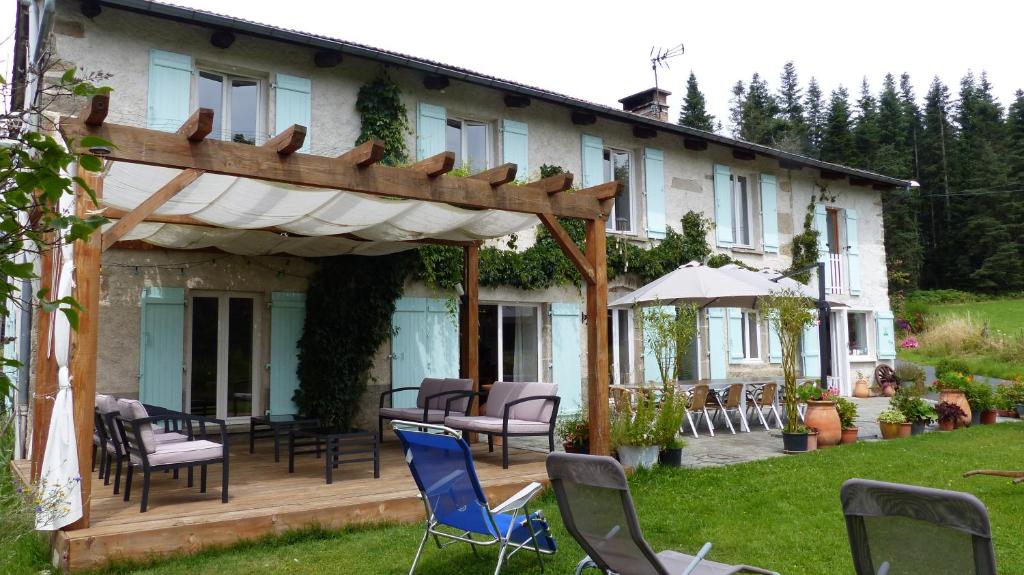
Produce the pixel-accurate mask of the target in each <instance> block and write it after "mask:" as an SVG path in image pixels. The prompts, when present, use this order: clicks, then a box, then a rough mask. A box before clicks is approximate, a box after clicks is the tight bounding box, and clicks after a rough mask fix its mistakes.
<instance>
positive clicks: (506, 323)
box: [480, 305, 540, 384]
mask: <svg viewBox="0 0 1024 575" xmlns="http://www.w3.org/2000/svg"><path fill="white" fill-rule="evenodd" d="M495 381H540V310H539V309H538V308H537V307H536V306H516V305H481V306H480V383H481V384H489V383H494V382H495Z"/></svg>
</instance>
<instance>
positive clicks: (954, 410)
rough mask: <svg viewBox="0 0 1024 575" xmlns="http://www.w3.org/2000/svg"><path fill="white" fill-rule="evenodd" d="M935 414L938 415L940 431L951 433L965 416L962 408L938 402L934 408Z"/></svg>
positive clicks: (953, 404)
mask: <svg viewBox="0 0 1024 575" xmlns="http://www.w3.org/2000/svg"><path fill="white" fill-rule="evenodd" d="M935 412H936V413H937V414H938V419H939V430H940V431H953V430H954V429H956V427H957V425H958V423H959V422H960V421H961V419H962V418H963V417H964V416H965V415H966V414H965V413H964V410H963V408H961V407H960V406H959V405H957V404H955V403H950V402H948V401H940V402H939V404H938V405H936V406H935Z"/></svg>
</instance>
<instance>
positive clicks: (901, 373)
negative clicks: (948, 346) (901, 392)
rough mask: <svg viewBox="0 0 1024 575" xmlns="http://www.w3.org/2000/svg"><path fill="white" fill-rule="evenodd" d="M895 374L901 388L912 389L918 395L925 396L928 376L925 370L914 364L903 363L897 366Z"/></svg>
mask: <svg viewBox="0 0 1024 575" xmlns="http://www.w3.org/2000/svg"><path fill="white" fill-rule="evenodd" d="M895 373H896V379H897V380H898V381H899V382H900V387H901V388H904V387H910V388H913V389H914V391H915V392H916V393H917V394H918V395H924V392H925V377H926V376H925V373H924V370H923V369H921V368H920V367H918V366H916V365H914V364H912V363H902V364H900V365H897V366H896V370H895Z"/></svg>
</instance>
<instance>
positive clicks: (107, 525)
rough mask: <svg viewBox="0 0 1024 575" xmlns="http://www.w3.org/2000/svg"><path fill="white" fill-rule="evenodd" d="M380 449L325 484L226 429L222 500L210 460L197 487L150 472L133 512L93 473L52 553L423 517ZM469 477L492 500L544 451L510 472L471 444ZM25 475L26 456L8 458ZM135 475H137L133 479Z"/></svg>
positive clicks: (394, 462)
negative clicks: (145, 506)
mask: <svg viewBox="0 0 1024 575" xmlns="http://www.w3.org/2000/svg"><path fill="white" fill-rule="evenodd" d="M387 439H388V441H387V442H386V443H385V444H384V445H383V446H382V450H381V476H380V479H374V478H373V469H372V464H369V463H366V464H352V465H342V466H341V467H339V468H337V469H336V470H335V473H334V483H333V484H332V485H327V484H326V483H325V481H324V467H323V460H321V459H317V458H316V457H315V456H313V455H303V456H297V457H296V462H295V473H294V474H291V475H289V473H288V458H287V449H285V450H284V451H285V453H283V454H282V458H281V462H280V463H274V455H273V444H272V442H271V441H270V440H266V441H262V442H257V445H256V453H255V454H253V455H250V454H249V453H248V440H247V438H245V437H244V436H233V437H232V440H233V445H232V448H231V463H230V465H231V479H230V481H231V486H230V501H229V502H228V503H221V502H220V476H221V473H220V467H219V466H212V467H211V468H210V473H209V486H208V489H207V492H206V493H199V487H198V485H199V477H198V475H199V474H198V470H197V471H196V486H195V487H193V488H188V487H186V480H185V474H184V473H182V475H181V478H180V479H177V480H175V479H173V478H172V476H171V475H170V474H164V473H158V474H155V475H154V477H153V482H152V487H151V490H150V502H149V510H148V511H146V513H139V497H140V494H139V489H140V486H141V481H136V485H135V486H133V490H132V501H130V502H125V501H124V500H123V498H122V496H121V495H117V496H115V495H113V485H110V486H104V485H103V482H102V481H99V482H97V481H96V480H95V476H94V480H93V489H92V499H91V505H92V520H91V525H90V526H89V528H87V529H81V530H76V531H61V532H60V533H59V534H58V536H57V539H56V543H55V549H54V551H55V554H56V555H55V556H58V557H59V558H60V565H61V566H62V567H63V568H65V569H67V570H69V571H75V570H81V569H85V568H91V567H97V566H100V565H103V564H104V563H106V562H107V561H108V560H110V559H115V558H126V559H145V558H148V557H152V556H161V555H169V554H176V553H194V552H196V551H198V550H200V549H202V548H204V547H209V546H223V545H230V544H232V543H236V542H238V541H241V540H245V539H252V538H256V537H260V536H263V535H267V534H271V533H282V532H285V531H288V530H293V529H297V528H301V527H304V526H310V525H319V526H323V527H326V528H329V529H336V528H340V527H342V526H345V525H351V524H357V523H373V522H380V521H403V522H415V521H421V520H423V505H422V503H420V501H419V500H418V499H417V498H416V493H417V492H416V485H415V483H414V482H413V480H412V476H411V475H410V474H409V469H408V467H407V466H406V465H405V462H404V461H403V460H402V456H401V451H400V450H399V448H398V442H397V441H396V440H395V439H394V438H393V437H388V438H387ZM473 455H474V459H475V463H476V468H477V474H478V475H479V477H480V480H481V482H482V483H483V485H484V488H485V490H486V492H487V496H488V498H489V499H490V500H491V501H492V502H500V501H502V500H504V498H506V497H508V496H510V495H512V494H513V493H515V492H516V491H517V490H519V489H520V488H522V487H523V486H524V485H526V484H527V483H529V482H530V481H542V482H543V481H545V480H546V478H547V475H546V472H545V469H544V456H545V454H543V453H537V452H532V451H525V450H519V449H510V450H509V458H510V465H509V469H502V468H501V450H500V448H498V449H496V450H495V452H494V453H488V452H487V446H486V444H482V445H481V444H477V445H474V448H473ZM14 468H15V473H16V474H17V475H18V476H19V477H20V478H22V480H23V481H25V480H26V479H27V477H28V474H29V462H28V461H25V460H22V461H16V462H15V463H14ZM136 479H137V480H138V479H140V478H139V477H136Z"/></svg>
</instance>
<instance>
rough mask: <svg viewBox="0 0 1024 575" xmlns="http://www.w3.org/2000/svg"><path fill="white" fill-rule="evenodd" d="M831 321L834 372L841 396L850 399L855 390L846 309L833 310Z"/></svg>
mask: <svg viewBox="0 0 1024 575" xmlns="http://www.w3.org/2000/svg"><path fill="white" fill-rule="evenodd" d="M829 319H830V320H831V323H832V337H831V338H830V339H831V340H832V341H831V352H832V371H833V372H834V373H835V376H834V377H836V378H837V379H838V381H839V395H842V396H846V397H849V396H851V395H853V388H852V386H851V382H850V344H849V341H848V340H849V335H848V334H847V331H846V330H847V329H848V328H847V317H846V308H840V309H833V310H832V316H831V317H830V318H829Z"/></svg>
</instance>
